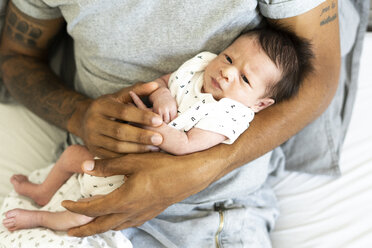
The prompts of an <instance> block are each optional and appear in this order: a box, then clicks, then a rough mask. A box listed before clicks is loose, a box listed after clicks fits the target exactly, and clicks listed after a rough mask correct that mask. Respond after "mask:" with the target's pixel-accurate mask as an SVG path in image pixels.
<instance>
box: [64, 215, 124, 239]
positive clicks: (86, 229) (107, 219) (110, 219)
mask: <svg viewBox="0 0 372 248" xmlns="http://www.w3.org/2000/svg"><path fill="white" fill-rule="evenodd" d="M122 219H124V215H123V214H109V215H105V216H100V217H97V218H95V219H94V220H93V221H91V222H89V223H88V224H86V225H83V226H78V227H74V228H71V229H69V230H68V232H67V234H68V235H69V236H75V237H86V236H90V235H93V234H97V233H103V232H106V231H108V230H111V229H114V228H116V227H117V226H118V225H120V224H121V223H122V222H123V220H122Z"/></svg>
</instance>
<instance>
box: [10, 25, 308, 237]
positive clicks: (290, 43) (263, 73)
mask: <svg viewBox="0 0 372 248" xmlns="http://www.w3.org/2000/svg"><path fill="white" fill-rule="evenodd" d="M312 57H313V54H312V51H311V47H310V44H309V42H307V41H305V40H303V39H301V38H299V37H297V36H295V35H294V34H292V33H291V32H290V31H287V30H285V29H282V28H281V29H277V28H275V29H274V28H272V27H267V28H264V29H260V30H254V31H250V32H248V33H244V34H242V35H241V36H239V37H238V38H237V39H236V40H235V41H234V42H233V43H232V44H231V45H230V46H229V47H228V48H226V49H225V50H224V51H223V52H221V53H220V54H219V55H215V54H212V53H209V52H202V53H200V54H198V55H196V56H195V57H194V58H192V59H190V60H188V61H186V62H185V63H184V64H183V65H182V66H181V67H180V68H179V69H178V70H177V71H176V72H174V73H172V74H167V75H165V76H162V77H160V78H158V79H156V80H155V81H156V82H157V83H158V84H159V88H158V89H157V90H156V91H154V92H153V93H152V94H151V95H150V96H149V100H150V102H151V103H152V111H155V112H156V113H158V114H159V115H161V116H162V118H163V120H164V123H163V124H162V125H161V126H160V127H156V128H151V129H152V130H154V131H157V132H159V133H160V134H162V136H163V143H162V144H161V145H160V146H159V147H160V149H162V150H163V151H165V152H168V153H171V154H174V155H183V154H188V153H192V152H196V151H201V150H205V149H208V148H210V147H212V146H215V145H217V144H219V143H227V144H231V143H233V142H234V141H235V140H236V139H237V138H238V137H239V135H240V134H241V133H243V132H244V131H245V130H246V129H247V128H248V126H249V123H250V121H252V119H253V117H254V114H255V113H257V112H259V111H261V110H263V109H265V108H267V107H269V106H270V105H272V104H274V103H278V102H281V101H284V100H287V99H289V98H291V97H293V96H294V95H295V94H296V93H297V92H298V89H299V87H300V85H301V82H302V81H303V79H304V77H305V76H306V75H307V74H308V73H310V72H311V71H312V69H313V68H312V64H311V59H312ZM130 95H131V97H132V99H133V102H134V103H135V104H136V105H137V107H139V108H142V109H147V107H146V106H145V105H144V104H143V102H142V101H141V99H140V98H139V97H138V96H137V95H136V94H135V93H134V92H130ZM145 128H149V127H145ZM92 159H93V155H92V154H90V152H89V151H88V150H87V149H86V148H85V147H84V146H80V145H74V146H70V147H68V148H67V149H66V150H65V151H64V152H63V154H62V155H61V157H60V158H59V159H58V161H57V162H56V163H55V165H54V166H53V168H52V170H51V172H50V173H49V174H48V176H47V178H46V179H45V181H44V182H43V183H41V184H35V183H32V182H30V181H29V180H28V178H27V177H26V176H24V175H14V176H13V177H12V178H11V182H12V184H13V185H14V188H15V191H16V192H17V193H19V194H21V195H24V196H28V197H30V198H32V199H33V200H34V201H35V202H36V203H37V204H39V205H41V206H43V205H45V204H47V203H48V202H49V200H50V199H51V197H52V196H53V195H54V193H55V192H57V190H58V189H59V188H60V187H61V186H62V185H63V184H64V183H65V181H66V180H68V179H69V178H70V177H71V176H72V175H73V174H74V173H79V174H80V175H79V180H80V185H81V194H82V197H83V199H81V200H84V198H86V197H95V196H96V197H97V195H102V194H108V193H109V192H111V191H113V190H114V189H116V188H118V187H119V186H120V185H121V184H122V183H123V182H124V176H112V177H107V178H100V177H93V176H90V175H87V174H83V170H82V169H81V165H82V164H83V162H84V161H86V160H92ZM92 219H93V217H88V216H84V215H80V214H76V213H72V212H69V211H62V212H48V211H33V210H32V211H31V210H25V209H13V210H10V211H8V212H7V213H6V214H5V219H4V220H3V224H4V226H5V227H6V228H7V229H8V230H9V231H14V230H19V229H25V228H33V227H39V226H40V227H47V228H50V229H53V230H67V229H70V228H72V227H75V226H80V225H84V224H86V223H88V222H90V221H91V220H92Z"/></svg>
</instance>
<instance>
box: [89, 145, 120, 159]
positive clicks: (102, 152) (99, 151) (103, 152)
mask: <svg viewBox="0 0 372 248" xmlns="http://www.w3.org/2000/svg"><path fill="white" fill-rule="evenodd" d="M91 152H92V153H93V154H94V155H95V156H97V157H100V158H117V157H121V156H123V154H120V153H116V152H112V151H109V150H107V149H105V148H102V147H95V148H94V150H93V151H91Z"/></svg>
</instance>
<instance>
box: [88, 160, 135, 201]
mask: <svg viewBox="0 0 372 248" xmlns="http://www.w3.org/2000/svg"><path fill="white" fill-rule="evenodd" d="M134 158H135V156H133V155H130V154H129V155H124V156H122V157H119V158H110V159H96V160H87V161H85V162H84V163H83V164H82V169H83V171H84V172H85V173H88V174H90V175H93V176H101V177H103V176H113V175H130V174H132V173H133V172H135V171H136V170H137V169H138V168H140V166H141V165H140V164H137V163H136V162H135V161H133V160H134ZM121 187H123V185H122V186H121ZM114 192H116V191H113V192H112V193H110V194H109V195H111V194H114Z"/></svg>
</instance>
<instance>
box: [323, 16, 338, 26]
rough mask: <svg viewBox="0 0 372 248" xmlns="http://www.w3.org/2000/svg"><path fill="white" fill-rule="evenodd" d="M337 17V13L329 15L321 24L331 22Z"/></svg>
mask: <svg viewBox="0 0 372 248" xmlns="http://www.w3.org/2000/svg"><path fill="white" fill-rule="evenodd" d="M336 18H337V14H334V15H333V16H327V18H326V19H324V20H322V21H321V22H320V26H323V25H325V24H327V23H330V22H332V21H334V20H335V19H336Z"/></svg>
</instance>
